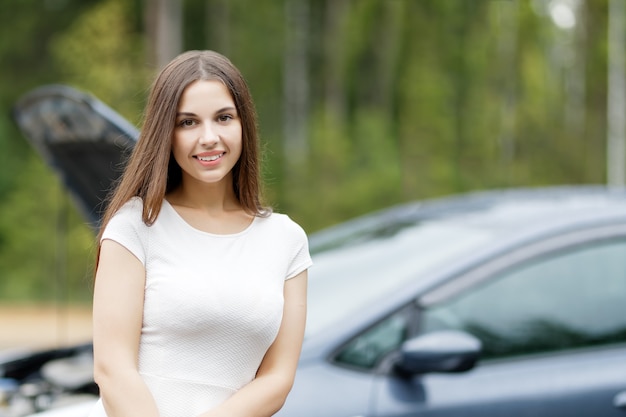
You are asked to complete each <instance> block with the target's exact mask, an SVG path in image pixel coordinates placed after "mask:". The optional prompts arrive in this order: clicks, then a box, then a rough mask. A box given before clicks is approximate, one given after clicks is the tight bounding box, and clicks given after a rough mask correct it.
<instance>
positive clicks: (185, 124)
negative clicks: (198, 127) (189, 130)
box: [178, 119, 194, 127]
mask: <svg viewBox="0 0 626 417" xmlns="http://www.w3.org/2000/svg"><path fill="white" fill-rule="evenodd" d="M178 125H179V126H181V127H188V126H193V125H194V121H193V120H191V119H185V120H181V121H180V122H178Z"/></svg>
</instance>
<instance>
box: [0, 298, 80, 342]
mask: <svg viewBox="0 0 626 417" xmlns="http://www.w3.org/2000/svg"><path fill="white" fill-rule="evenodd" d="M91 329H92V327H91V306H87V305H86V306H74V305H72V306H56V305H21V304H18V305H11V304H0V332H1V333H0V349H1V350H6V349H13V348H19V349H21V348H48V347H62V346H68V345H71V344H75V343H84V342H88V341H90V340H91V335H92V332H91Z"/></svg>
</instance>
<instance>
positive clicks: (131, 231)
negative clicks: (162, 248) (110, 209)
mask: <svg viewBox="0 0 626 417" xmlns="http://www.w3.org/2000/svg"><path fill="white" fill-rule="evenodd" d="M142 211H143V205H142V201H141V200H140V199H139V198H133V199H132V200H130V201H128V202H127V203H126V204H125V205H124V206H122V208H121V209H120V210H119V211H118V212H117V213H115V215H114V216H113V217H112V218H111V220H110V221H109V223H108V224H107V225H106V227H105V228H104V232H103V233H102V238H101V240H100V241H101V242H102V241H103V240H105V239H109V240H113V241H115V242H117V243H119V244H120V245H122V246H124V247H125V248H126V249H128V250H129V251H130V252H131V253H132V254H133V255H134V256H135V257H136V258H137V259H139V261H140V262H141V263H142V264H143V265H144V266H145V265H146V248H147V235H148V234H147V226H146V225H145V224H144V223H143V220H142Z"/></svg>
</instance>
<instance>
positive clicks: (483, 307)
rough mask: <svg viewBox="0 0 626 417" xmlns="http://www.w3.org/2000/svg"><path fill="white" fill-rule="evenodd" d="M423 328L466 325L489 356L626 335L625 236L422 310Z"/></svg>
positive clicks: (524, 267)
mask: <svg viewBox="0 0 626 417" xmlns="http://www.w3.org/2000/svg"><path fill="white" fill-rule="evenodd" d="M422 320H423V322H422V323H423V331H432V330H437V329H449V328H454V329H459V330H465V331H467V332H469V333H472V334H474V335H475V336H477V337H478V338H480V339H481V340H482V342H483V348H484V354H483V357H484V358H494V357H502V356H512V355H523V354H530V353H540V352H551V351H558V350H562V349H570V348H580V347H589V346H596V345H602V344H610V343H616V342H625V341H626V241H604V242H596V243H595V244H593V245H591V244H589V245H587V246H583V247H576V248H571V249H569V250H566V251H560V252H559V253H558V254H552V255H551V256H548V257H543V258H541V259H538V260H535V261H534V262H530V263H525V264H524V265H522V266H520V267H517V268H515V269H513V270H508V271H507V272H504V273H500V274H499V275H498V276H496V277H493V279H490V280H488V281H484V282H483V284H482V285H481V286H479V287H474V288H470V289H468V290H467V291H465V293H463V294H461V295H460V296H457V297H456V298H455V299H452V300H448V301H447V302H443V303H442V304H440V305H437V306H433V307H432V308H429V309H427V310H426V311H424V313H423V316H422Z"/></svg>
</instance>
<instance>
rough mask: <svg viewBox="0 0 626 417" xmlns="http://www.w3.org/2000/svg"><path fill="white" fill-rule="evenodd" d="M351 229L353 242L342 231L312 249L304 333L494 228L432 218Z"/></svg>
mask: <svg viewBox="0 0 626 417" xmlns="http://www.w3.org/2000/svg"><path fill="white" fill-rule="evenodd" d="M395 226H397V224H396V225H395ZM354 235H355V236H357V235H358V238H357V239H355V240H356V242H352V243H348V244H347V243H346V242H345V241H346V240H347V239H346V238H345V236H342V237H338V239H341V240H342V242H341V245H338V246H337V247H335V248H333V249H330V250H326V251H323V252H320V253H317V254H316V253H315V252H313V262H314V265H313V267H311V269H310V271H309V302H308V317H307V331H306V333H307V336H311V335H313V334H315V333H317V332H318V331H320V330H322V329H324V328H326V327H327V326H331V325H333V323H338V322H341V321H343V320H345V319H349V317H350V315H351V314H354V313H355V312H358V311H359V310H361V309H363V308H367V306H368V305H370V304H371V303H374V302H376V300H378V299H380V298H381V297H384V296H385V294H389V293H391V292H392V291H398V290H401V289H402V288H403V286H404V285H406V283H408V282H409V281H413V280H415V279H419V278H420V276H423V274H424V273H425V272H426V271H428V270H430V269H431V268H434V267H435V266H437V265H441V264H445V263H446V262H447V261H448V260H449V259H454V258H455V257H456V256H458V255H460V254H462V253H466V252H469V251H472V250H473V249H475V248H478V247H479V246H480V245H481V244H483V243H484V242H486V241H487V240H490V239H491V237H492V235H493V232H492V231H489V230H484V229H479V228H477V227H472V226H471V225H466V224H460V223H451V222H445V223H444V222H442V221H436V220H433V221H426V222H421V223H412V224H405V225H404V227H402V228H400V229H398V228H397V227H396V229H395V230H394V232H393V233H390V234H385V233H379V232H377V233H362V232H361V231H359V230H355V234H354ZM366 235H367V236H366ZM330 246H332V245H330Z"/></svg>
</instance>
